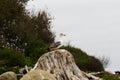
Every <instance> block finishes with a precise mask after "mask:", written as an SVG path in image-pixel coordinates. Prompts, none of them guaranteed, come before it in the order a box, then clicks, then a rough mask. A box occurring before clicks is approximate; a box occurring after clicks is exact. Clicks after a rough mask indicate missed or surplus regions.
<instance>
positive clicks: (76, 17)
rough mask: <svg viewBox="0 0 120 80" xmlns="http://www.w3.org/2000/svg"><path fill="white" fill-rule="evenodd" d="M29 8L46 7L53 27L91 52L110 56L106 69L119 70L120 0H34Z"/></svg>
mask: <svg viewBox="0 0 120 80" xmlns="http://www.w3.org/2000/svg"><path fill="white" fill-rule="evenodd" d="M27 9H30V10H35V11H39V10H41V9H42V10H44V9H45V10H47V11H48V12H49V13H50V14H51V16H52V17H54V19H53V21H52V26H53V28H52V30H53V31H54V32H56V35H58V34H59V33H61V32H62V33H65V34H66V35H67V37H65V38H64V39H63V40H64V43H67V42H70V43H71V44H72V45H73V46H76V47H79V48H81V49H82V50H83V51H85V52H87V53H88V54H90V55H95V56H102V55H104V56H107V57H109V58H110V61H111V62H110V65H109V67H108V68H107V70H110V71H116V70H120V62H119V61H120V58H119V57H120V0H33V1H30V2H29V4H28V6H27Z"/></svg>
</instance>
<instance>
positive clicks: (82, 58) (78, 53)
mask: <svg viewBox="0 0 120 80" xmlns="http://www.w3.org/2000/svg"><path fill="white" fill-rule="evenodd" d="M63 48H64V49H66V50H68V51H70V52H71V53H72V54H73V56H74V58H75V61H76V64H77V65H78V67H79V68H80V69H81V70H83V71H95V72H97V71H104V68H103V65H102V64H101V62H100V61H99V60H98V59H97V58H95V57H94V56H89V55H87V54H86V52H83V51H82V50H81V49H79V48H75V47H72V46H70V45H68V46H64V47H63Z"/></svg>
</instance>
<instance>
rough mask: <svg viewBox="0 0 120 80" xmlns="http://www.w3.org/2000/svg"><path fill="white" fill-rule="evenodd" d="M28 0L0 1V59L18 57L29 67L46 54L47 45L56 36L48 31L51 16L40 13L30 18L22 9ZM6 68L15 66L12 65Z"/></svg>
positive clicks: (0, 61) (49, 29)
mask: <svg viewBox="0 0 120 80" xmlns="http://www.w3.org/2000/svg"><path fill="white" fill-rule="evenodd" d="M27 1H28V0H0V10H1V11H0V57H7V55H10V56H12V55H13V56H14V58H15V56H16V58H19V57H20V55H19V54H21V55H24V57H26V59H28V60H26V61H27V62H26V64H28V63H29V64H32V62H33V63H34V62H35V61H36V60H37V59H38V57H40V55H42V54H43V53H44V52H46V50H47V47H48V45H49V44H50V43H52V42H54V37H55V35H54V34H53V33H52V31H51V17H50V15H48V14H47V13H46V12H45V11H41V12H39V13H38V15H37V16H36V15H35V16H34V15H32V16H30V15H29V12H28V11H26V10H25V3H26V2H27ZM11 50H12V51H11ZM16 51H17V52H16ZM18 52H19V53H18ZM10 53H11V54H10ZM14 53H15V54H14ZM16 53H18V55H16ZM10 58H12V59H14V58H13V57H10ZM2 59H3V58H1V60H0V64H1V65H2V64H3V61H2ZM5 59H6V58H5ZM4 61H5V60H4ZM24 62H25V61H23V63H24ZM23 63H21V64H20V65H19V66H22V65H23ZM4 64H5V65H6V64H7V62H4ZM7 66H15V65H14V64H12V63H11V64H9V65H7Z"/></svg>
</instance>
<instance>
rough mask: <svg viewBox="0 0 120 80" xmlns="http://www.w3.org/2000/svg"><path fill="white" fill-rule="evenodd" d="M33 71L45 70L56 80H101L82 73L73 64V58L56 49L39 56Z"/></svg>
mask: <svg viewBox="0 0 120 80" xmlns="http://www.w3.org/2000/svg"><path fill="white" fill-rule="evenodd" d="M33 69H41V70H45V71H47V72H49V73H51V74H53V76H54V77H55V78H56V79H57V80H102V79H100V78H98V77H95V76H93V75H90V74H86V73H84V72H82V71H81V70H80V69H79V68H78V67H77V65H76V64H75V60H74V57H73V56H72V55H71V53H70V52H68V51H67V50H64V49H58V50H55V51H51V52H48V53H45V54H44V55H43V56H41V57H40V58H39V59H38V61H37V63H36V65H35V67H34V68H33Z"/></svg>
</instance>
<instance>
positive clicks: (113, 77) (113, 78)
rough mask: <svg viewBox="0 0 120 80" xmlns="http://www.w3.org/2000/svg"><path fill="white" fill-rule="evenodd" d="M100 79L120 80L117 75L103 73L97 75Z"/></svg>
mask: <svg viewBox="0 0 120 80" xmlns="http://www.w3.org/2000/svg"><path fill="white" fill-rule="evenodd" d="M97 76H98V77H100V78H103V79H104V80H120V77H119V75H114V74H111V73H108V72H105V73H103V74H100V75H97Z"/></svg>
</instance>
